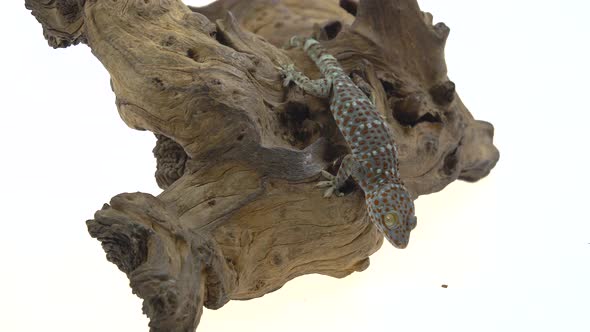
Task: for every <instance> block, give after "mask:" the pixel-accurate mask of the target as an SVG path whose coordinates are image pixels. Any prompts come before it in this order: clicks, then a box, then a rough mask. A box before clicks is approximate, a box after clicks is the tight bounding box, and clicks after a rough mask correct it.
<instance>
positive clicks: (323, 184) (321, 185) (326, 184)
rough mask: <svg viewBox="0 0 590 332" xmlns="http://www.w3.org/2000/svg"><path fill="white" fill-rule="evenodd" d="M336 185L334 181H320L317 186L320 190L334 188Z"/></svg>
mask: <svg viewBox="0 0 590 332" xmlns="http://www.w3.org/2000/svg"><path fill="white" fill-rule="evenodd" d="M333 185H334V183H333V182H332V181H320V182H318V183H317V184H316V185H315V186H316V187H318V188H327V187H332V186H333Z"/></svg>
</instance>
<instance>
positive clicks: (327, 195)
mask: <svg viewBox="0 0 590 332" xmlns="http://www.w3.org/2000/svg"><path fill="white" fill-rule="evenodd" d="M333 193H334V187H330V188H328V189H327V190H326V192H324V198H330V197H331V196H332V194H333Z"/></svg>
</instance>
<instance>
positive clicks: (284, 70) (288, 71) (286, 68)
mask: <svg viewBox="0 0 590 332" xmlns="http://www.w3.org/2000/svg"><path fill="white" fill-rule="evenodd" d="M275 68H276V69H277V70H278V71H279V72H280V73H281V75H283V76H284V79H283V86H285V87H286V86H289V83H291V82H294V81H295V79H294V78H295V76H294V75H293V74H294V73H295V72H296V70H295V66H293V64H292V63H291V64H288V65H281V66H280V67H275Z"/></svg>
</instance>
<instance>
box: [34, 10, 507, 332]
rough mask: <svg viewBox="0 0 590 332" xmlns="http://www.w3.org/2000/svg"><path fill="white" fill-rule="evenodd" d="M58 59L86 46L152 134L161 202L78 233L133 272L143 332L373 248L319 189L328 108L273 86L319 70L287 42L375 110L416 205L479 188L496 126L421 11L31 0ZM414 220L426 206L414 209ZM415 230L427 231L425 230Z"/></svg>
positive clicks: (127, 198)
mask: <svg viewBox="0 0 590 332" xmlns="http://www.w3.org/2000/svg"><path fill="white" fill-rule="evenodd" d="M25 4H26V7H27V8H28V9H30V10H32V13H33V15H34V16H35V17H36V18H37V20H38V21H39V22H40V23H41V24H42V25H43V30H44V35H45V37H46V38H47V40H48V41H49V44H50V46H52V47H67V46H70V45H75V44H78V43H80V42H82V43H85V44H87V45H88V46H89V47H90V48H91V49H92V52H93V54H94V55H95V56H96V57H97V58H98V59H99V60H100V61H101V62H102V64H103V65H104V66H105V67H106V69H107V70H108V72H109V73H110V75H111V78H112V88H113V91H114V93H115V94H116V97H117V98H116V105H117V109H118V111H119V113H120V115H121V117H122V119H123V120H124V121H125V123H126V124H127V125H129V126H130V127H131V128H135V129H139V130H149V131H151V132H153V133H154V134H156V136H157V138H158V143H157V146H156V147H155V149H154V154H155V156H156V158H157V160H158V169H157V171H156V180H157V182H158V184H159V186H160V187H161V188H162V189H164V190H163V192H162V193H161V194H160V195H158V196H157V197H153V196H152V195H149V194H143V193H126V194H120V195H117V196H115V197H114V198H112V200H111V202H110V204H105V205H104V207H103V208H102V209H101V210H100V211H98V212H96V214H95V217H94V219H93V220H89V221H88V222H87V224H88V230H89V232H90V234H91V236H92V237H95V238H97V239H98V240H99V241H100V242H101V243H102V246H103V248H104V250H105V252H106V254H107V259H108V260H109V261H111V262H113V263H115V264H116V265H117V266H118V267H119V269H121V270H122V271H123V272H125V273H126V274H127V276H128V277H129V279H130V281H131V287H132V290H133V292H134V293H135V294H137V295H138V296H140V297H141V298H143V299H144V302H143V303H144V304H143V310H144V313H145V314H146V315H147V316H148V317H149V318H150V327H151V330H152V331H192V330H194V329H195V328H196V327H197V325H198V322H199V319H200V316H201V313H202V308H203V305H204V306H206V307H207V308H212V309H216V308H220V307H222V306H223V305H224V304H225V303H227V302H228V301H229V300H232V299H240V300H245V299H252V298H255V297H259V296H262V295H264V294H267V293H269V292H272V291H274V290H276V289H278V288H280V287H282V286H283V285H284V284H285V283H286V282H287V281H289V280H291V279H293V278H295V277H297V276H300V275H303V274H309V273H321V274H324V275H329V276H333V277H344V276H346V275H348V274H350V273H352V272H354V271H362V270H364V269H366V268H367V267H368V265H369V256H370V255H371V254H372V253H374V252H375V251H376V250H377V249H378V248H379V247H380V246H381V244H382V242H383V239H382V236H381V235H380V234H379V233H378V232H377V230H376V229H375V228H374V227H373V226H372V225H371V223H369V222H368V220H367V219H366V216H365V208H364V204H363V193H362V191H360V190H359V189H358V188H357V187H356V186H355V185H354V184H353V183H351V184H350V186H349V187H348V188H347V191H346V192H347V195H346V196H344V197H341V198H331V199H322V198H321V195H322V191H321V190H318V189H316V188H315V187H314V185H315V184H316V182H317V181H318V179H319V176H318V173H319V171H320V170H321V169H324V168H328V169H329V170H331V171H332V172H334V171H335V170H336V169H337V162H336V163H334V161H337V160H338V158H339V157H341V156H343V155H344V154H345V153H346V151H347V147H346V145H345V143H344V142H343V139H342V136H341V135H340V134H339V132H338V130H337V128H336V126H335V123H334V121H333V119H332V118H331V116H330V113H329V111H328V109H327V101H326V100H321V99H317V98H314V97H311V96H308V95H304V94H303V93H302V91H301V90H299V89H297V88H295V87H290V88H288V89H285V88H283V87H282V86H281V77H280V75H279V73H278V72H277V70H276V68H275V66H277V65H278V64H280V63H289V62H294V63H295V64H296V66H297V67H298V68H300V69H302V70H303V71H304V72H306V73H307V74H308V75H310V76H311V77H312V78H313V77H318V71H317V69H316V68H315V66H314V65H313V64H312V63H311V62H310V61H309V59H307V57H306V56H305V55H304V54H303V53H302V52H301V51H297V50H293V51H284V50H282V49H281V45H282V44H284V43H285V41H286V40H287V39H288V38H289V37H290V36H292V35H312V34H313V35H315V36H316V37H317V38H319V39H320V40H322V43H323V44H324V45H325V47H326V48H327V49H328V50H329V52H330V53H331V54H333V55H334V56H336V58H337V59H338V60H339V61H340V62H341V63H342V65H343V67H344V68H345V70H346V71H348V72H349V73H351V75H352V77H353V78H354V79H355V81H356V82H357V83H358V85H359V86H361V88H363V89H364V90H365V91H367V92H368V93H372V94H373V96H374V97H375V101H376V103H377V106H378V109H379V111H380V112H382V113H383V115H384V116H385V117H386V119H387V121H388V122H389V124H390V125H391V127H392V128H393V130H394V132H395V136H396V140H397V143H398V145H399V151H400V159H401V160H400V164H401V165H400V167H401V174H402V177H403V179H404V181H405V183H406V184H407V187H408V188H409V189H410V190H411V192H412V193H413V194H414V195H415V196H416V197H417V196H419V195H424V194H428V193H432V192H435V191H438V190H441V189H443V188H444V187H445V186H446V185H447V184H449V183H450V182H452V181H454V180H456V179H462V180H467V181H476V180H478V179H480V178H482V177H484V176H486V175H487V174H488V173H489V172H490V170H491V169H492V168H493V167H494V165H495V163H496V162H497V160H498V158H499V154H498V151H497V150H496V148H495V147H494V146H493V144H492V138H493V127H492V125H491V124H489V123H487V122H483V121H477V120H474V119H473V117H472V116H471V114H470V113H469V111H468V110H467V109H466V108H465V106H464V105H463V104H462V102H461V100H460V99H459V97H458V95H457V93H456V92H455V85H454V84H453V83H452V82H451V81H449V80H448V78H447V71H446V65H445V61H444V45H445V40H446V38H447V35H448V33H449V29H448V28H447V27H446V26H445V25H444V24H442V23H438V24H435V25H433V24H432V16H431V15H430V14H428V13H423V12H422V11H420V9H419V8H418V5H417V3H416V1H415V0H390V1H387V0H372V1H361V2H360V4H357V3H356V2H354V1H340V2H338V1H329V0H324V1H321V0H282V1H275V0H253V1H238V0H231V1H218V2H216V3H214V4H212V5H210V6H208V7H204V8H191V7H187V6H186V5H184V4H183V3H182V2H181V1H180V0H125V1H123V0H86V1H84V0H54V1H53V0H52V1H49V0H25ZM417 214H418V216H419V215H420V211H417ZM418 227H420V223H418Z"/></svg>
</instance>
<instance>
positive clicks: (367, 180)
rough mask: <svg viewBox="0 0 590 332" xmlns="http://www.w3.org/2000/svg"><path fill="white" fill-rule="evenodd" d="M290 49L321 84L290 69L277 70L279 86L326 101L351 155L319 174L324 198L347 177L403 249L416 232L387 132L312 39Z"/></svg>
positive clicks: (381, 226)
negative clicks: (304, 58)
mask: <svg viewBox="0 0 590 332" xmlns="http://www.w3.org/2000/svg"><path fill="white" fill-rule="evenodd" d="M289 44H290V46H291V47H300V48H303V50H304V51H305V52H306V53H307V54H308V56H309V57H310V58H311V59H312V60H313V61H314V62H315V63H316V65H317V66H318V68H319V70H320V72H321V73H322V77H323V78H322V79H318V80H310V79H309V78H308V77H307V76H305V75H304V74H302V73H301V72H299V71H297V70H296V69H295V68H294V67H293V66H292V65H289V66H285V67H282V68H281V72H282V74H283V75H284V76H285V79H284V82H283V83H284V85H285V86H287V85H288V84H289V83H290V82H294V83H295V84H297V85H298V86H299V87H301V88H302V89H303V90H304V91H305V92H306V93H310V94H312V95H315V96H318V97H323V98H330V110H331V112H332V114H333V116H334V120H335V121H336V124H337V125H338V128H339V129H340V132H341V133H342V135H343V136H344V138H345V140H346V142H347V144H348V146H349V148H350V150H351V153H350V154H348V155H346V156H345V157H344V159H343V160H342V164H341V166H340V169H339V170H338V174H337V175H336V176H333V175H332V174H330V173H328V172H325V171H323V172H322V173H323V174H324V176H325V177H327V178H328V179H329V181H322V182H320V183H319V184H318V186H321V187H328V189H327V190H326V194H325V196H327V197H329V196H331V195H332V194H333V193H338V192H339V189H341V188H342V187H343V186H344V183H345V182H346V180H347V179H348V177H349V176H352V177H353V178H354V180H355V181H356V182H357V184H358V185H359V186H360V187H361V189H362V190H363V192H364V193H365V200H366V206H367V211H368V214H369V218H370V219H371V221H372V222H373V223H374V224H375V225H376V226H377V228H378V229H379V230H380V231H381V233H383V235H384V236H385V237H386V238H387V240H389V242H391V243H392V244H393V245H394V246H395V247H397V248H405V247H406V246H407V245H408V242H409V239H410V232H411V231H412V229H414V228H415V227H416V223H417V219H416V217H415V215H414V203H413V201H412V198H411V196H410V194H409V193H408V191H407V190H406V188H405V186H404V184H403V182H402V180H401V178H400V175H399V171H398V154H397V147H396V145H395V142H394V140H393V137H392V135H391V132H390V130H389V128H388V125H387V123H385V121H384V119H383V118H382V117H381V115H380V114H379V112H378V111H377V109H376V108H375V106H374V105H373V103H372V102H371V101H370V100H369V98H368V97H367V96H366V95H365V94H364V93H363V92H362V91H361V90H360V89H359V88H358V87H357V86H356V85H355V84H354V83H353V82H352V80H351V79H350V77H349V76H348V75H347V74H346V73H345V72H344V70H343V69H342V67H341V66H340V65H339V63H338V62H337V60H336V58H334V57H333V56H332V55H330V54H328V53H326V52H325V51H324V49H323V48H322V47H321V45H320V44H319V42H318V41H316V40H315V39H313V38H302V37H293V38H291V39H290V41H289Z"/></svg>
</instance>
